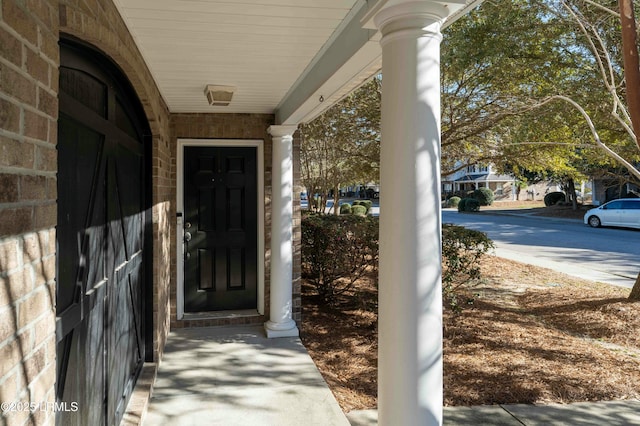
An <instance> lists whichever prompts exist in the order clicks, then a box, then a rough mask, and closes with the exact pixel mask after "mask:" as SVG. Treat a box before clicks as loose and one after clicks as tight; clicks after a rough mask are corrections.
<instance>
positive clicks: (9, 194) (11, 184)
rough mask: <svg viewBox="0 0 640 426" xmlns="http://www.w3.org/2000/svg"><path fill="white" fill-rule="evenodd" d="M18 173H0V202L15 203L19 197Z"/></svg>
mask: <svg viewBox="0 0 640 426" xmlns="http://www.w3.org/2000/svg"><path fill="white" fill-rule="evenodd" d="M19 180H20V179H19V176H18V175H8V174H0V203H15V202H17V201H18V200H19V199H20V195H19V188H18V182H19Z"/></svg>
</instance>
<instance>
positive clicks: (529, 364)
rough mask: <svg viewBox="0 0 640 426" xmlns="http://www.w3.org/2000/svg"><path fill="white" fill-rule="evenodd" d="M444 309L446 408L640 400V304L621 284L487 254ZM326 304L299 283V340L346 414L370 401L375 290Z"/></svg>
mask: <svg viewBox="0 0 640 426" xmlns="http://www.w3.org/2000/svg"><path fill="white" fill-rule="evenodd" d="M482 269H483V278H482V280H481V281H480V282H479V283H477V285H475V286H474V287H472V288H467V289H466V291H467V295H468V296H469V297H471V298H473V299H474V303H473V304H471V305H465V306H464V307H463V308H462V309H463V310H462V312H460V313H455V312H452V311H450V310H445V314H444V318H443V321H444V369H445V371H444V392H445V405H454V406H464V405H483V404H500V403H550V402H559V403H567V402H575V401H594V400H615V399H628V398H638V397H640V303H638V302H635V303H631V302H628V301H627V300H626V296H627V295H628V293H629V289H622V288H616V287H611V286H607V285H602V284H596V283H592V282H590V281H585V280H580V279H576V278H573V277H570V276H568V275H565V274H561V273H558V272H554V271H551V270H547V269H543V268H538V267H534V266H531V265H525V264H521V263H518V262H513V261H509V260H505V259H501V258H497V257H494V256H488V257H486V258H485V259H484V260H483V267H482ZM373 283H374V280H373V279H369V280H362V281H361V282H360V283H359V285H358V288H357V294H356V295H355V296H354V297H351V296H352V295H345V296H343V297H341V298H339V299H338V300H337V301H336V303H335V305H334V306H327V305H326V304H324V303H321V301H320V300H319V299H318V297H317V296H316V295H315V293H314V289H313V287H312V286H311V285H309V284H308V283H305V284H304V285H303V327H302V334H301V335H302V340H303V342H304V344H305V346H306V347H307V349H308V350H309V353H310V354H311V357H312V358H313V359H314V361H315V362H316V365H317V366H318V368H319V369H320V371H321V373H322V374H323V376H324V378H325V380H326V381H327V383H328V384H329V387H330V388H331V389H332V391H333V393H334V394H335V396H336V399H337V400H338V402H339V404H340V405H341V407H342V409H343V410H344V411H345V412H348V411H351V410H354V409H366V408H375V407H376V391H377V389H376V388H377V315H376V306H377V304H376V298H377V292H376V289H375V285H374V284H373Z"/></svg>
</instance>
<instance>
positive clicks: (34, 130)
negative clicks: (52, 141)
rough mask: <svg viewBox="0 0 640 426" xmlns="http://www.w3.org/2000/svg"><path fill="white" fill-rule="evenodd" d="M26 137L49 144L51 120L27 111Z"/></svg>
mask: <svg viewBox="0 0 640 426" xmlns="http://www.w3.org/2000/svg"><path fill="white" fill-rule="evenodd" d="M24 135H25V136H27V137H30V138H34V139H38V140H41V141H43V142H47V141H48V138H49V118H47V117H45V116H43V115H40V114H37V113H35V112H33V111H29V110H25V112H24Z"/></svg>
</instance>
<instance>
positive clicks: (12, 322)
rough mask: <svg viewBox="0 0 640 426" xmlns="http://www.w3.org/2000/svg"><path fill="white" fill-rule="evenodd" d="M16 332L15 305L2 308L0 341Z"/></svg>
mask: <svg viewBox="0 0 640 426" xmlns="http://www.w3.org/2000/svg"><path fill="white" fill-rule="evenodd" d="M15 332H16V312H15V307H14V306H11V305H9V306H7V307H4V308H0V342H4V341H5V340H7V339H8V338H9V337H11V336H13V335H14V333H15Z"/></svg>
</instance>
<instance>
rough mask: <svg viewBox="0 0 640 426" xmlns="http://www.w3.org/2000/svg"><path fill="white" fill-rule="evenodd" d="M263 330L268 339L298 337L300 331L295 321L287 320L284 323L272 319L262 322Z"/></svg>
mask: <svg viewBox="0 0 640 426" xmlns="http://www.w3.org/2000/svg"><path fill="white" fill-rule="evenodd" d="M264 331H265V332H266V333H267V337H268V338H269V339H272V338H276V337H298V336H300V331H299V330H298V327H297V326H296V323H295V321H293V320H289V321H287V322H285V323H277V322H273V321H267V322H265V323H264Z"/></svg>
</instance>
